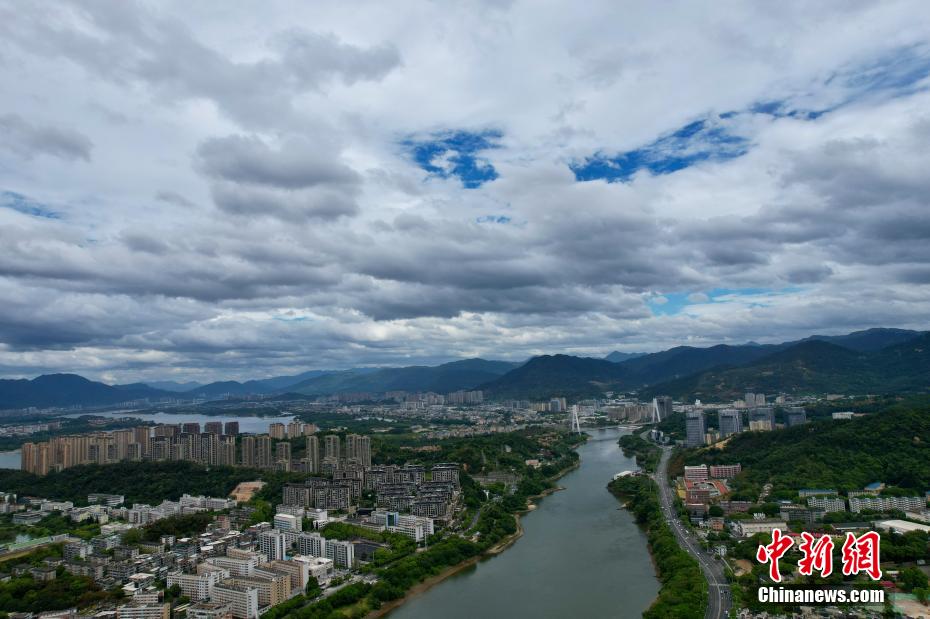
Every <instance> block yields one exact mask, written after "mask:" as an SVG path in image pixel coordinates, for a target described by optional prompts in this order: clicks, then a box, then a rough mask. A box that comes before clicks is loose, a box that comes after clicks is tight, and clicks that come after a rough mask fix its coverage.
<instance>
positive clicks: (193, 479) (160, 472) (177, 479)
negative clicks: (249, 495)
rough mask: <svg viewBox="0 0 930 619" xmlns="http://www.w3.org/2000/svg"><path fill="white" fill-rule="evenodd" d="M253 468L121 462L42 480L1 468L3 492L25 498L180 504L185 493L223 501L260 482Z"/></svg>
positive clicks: (73, 469)
mask: <svg viewBox="0 0 930 619" xmlns="http://www.w3.org/2000/svg"><path fill="white" fill-rule="evenodd" d="M260 478H261V473H260V472H259V471H254V470H252V469H244V468H233V467H226V466H214V467H205V466H201V465H199V464H194V463H192V462H119V463H116V464H106V465H99V464H89V465H83V466H74V467H71V468H67V469H65V470H63V471H61V472H58V473H49V474H48V475H45V476H42V477H39V476H37V475H32V474H31V473H25V472H23V471H13V470H9V469H0V488H2V489H3V490H4V491H5V492H15V493H16V494H19V495H23V496H39V497H49V498H56V499H63V500H68V501H74V502H75V503H78V504H83V503H86V501H87V495H88V494H91V493H94V492H107V493H110V494H122V495H124V496H125V497H126V503H127V504H131V503H134V502H135V503H152V504H155V503H161V502H162V501H163V500H165V499H168V500H172V501H175V500H177V499H178V498H179V497H180V496H181V495H182V494H184V493H188V494H193V495H201V494H202V495H207V496H219V497H223V496H226V495H227V494H229V492H230V491H231V490H232V489H233V488H235V487H236V484H238V483H239V482H241V481H250V480H254V479H260Z"/></svg>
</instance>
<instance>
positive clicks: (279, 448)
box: [275, 441, 291, 471]
mask: <svg viewBox="0 0 930 619" xmlns="http://www.w3.org/2000/svg"><path fill="white" fill-rule="evenodd" d="M275 468H277V469H278V470H282V471H290V470H291V444H290V443H288V442H286V441H281V442H280V443H277V444H276V445H275Z"/></svg>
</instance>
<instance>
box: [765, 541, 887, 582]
mask: <svg viewBox="0 0 930 619" xmlns="http://www.w3.org/2000/svg"><path fill="white" fill-rule="evenodd" d="M801 539H802V542H801V543H800V544H799V545H798V550H800V551H801V560H800V561H798V572H799V573H800V574H801V575H802V576H812V575H813V573H814V571H815V570H816V571H817V572H820V575H821V576H822V577H823V578H826V577H827V576H829V575H830V574H832V573H833V548H834V544H833V540H832V539H830V536H829V535H822V536H820V537H819V538H815V537H814V536H813V535H811V534H810V533H808V532H806V531H805V532H803V533H801ZM880 542H881V538H880V537H879V535H878V533H876V532H875V531H869V532H867V533H863V534H862V535H860V536H859V537H856V535H855V534H853V533H847V534H846V541H845V542H843V548H842V560H843V575H844V576H855V575H856V574H859V573H860V572H865V573H866V574H868V576H869V578H871V579H872V580H881V577H882V570H881V568H880V567H879V554H878V548H879V543H880ZM793 545H794V540H793V539H792V538H790V537H788V536H786V535H783V534H782V532H781V531H780V530H778V529H773V530H772V543H771V544H762V545H760V546H759V549H758V550H756V560H757V561H759V563H768V564H769V578H771V579H772V580H773V581H774V582H781V572H780V571H779V569H778V561H779V559H781V558H782V557H783V556H785V553H786V552H788V550H790V549H791V547H792V546H793Z"/></svg>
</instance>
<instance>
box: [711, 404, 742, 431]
mask: <svg viewBox="0 0 930 619" xmlns="http://www.w3.org/2000/svg"><path fill="white" fill-rule="evenodd" d="M717 422H718V425H719V426H720V436H721V437H727V436H730V435H731V434H739V433H740V432H742V431H743V414H742V413H741V412H740V411H739V410H738V409H735V408H725V409H723V410H722V411H720V412H719V413H717Z"/></svg>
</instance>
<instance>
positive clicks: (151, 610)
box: [116, 602, 171, 619]
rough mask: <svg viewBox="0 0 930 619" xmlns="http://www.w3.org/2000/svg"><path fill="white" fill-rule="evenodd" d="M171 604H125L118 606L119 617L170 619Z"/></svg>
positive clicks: (117, 614) (124, 618)
mask: <svg viewBox="0 0 930 619" xmlns="http://www.w3.org/2000/svg"><path fill="white" fill-rule="evenodd" d="M170 615H171V605H170V604H139V603H137V602H133V603H132V604H124V605H122V606H118V607H117V608H116V617H117V619H168V618H169V617H170Z"/></svg>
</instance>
